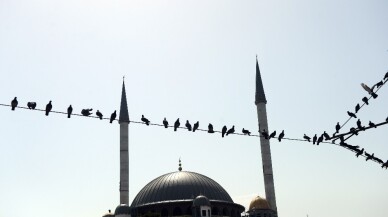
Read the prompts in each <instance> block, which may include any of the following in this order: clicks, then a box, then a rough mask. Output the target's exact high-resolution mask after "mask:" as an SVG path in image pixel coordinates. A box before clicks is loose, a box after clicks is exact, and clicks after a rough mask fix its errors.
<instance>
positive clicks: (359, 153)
mask: <svg viewBox="0 0 388 217" xmlns="http://www.w3.org/2000/svg"><path fill="white" fill-rule="evenodd" d="M363 153H364V148H362V149H361V150H359V151H358V152H357V154H356V157H358V156H360V155H362V154H363Z"/></svg>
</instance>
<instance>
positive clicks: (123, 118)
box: [119, 77, 129, 123]
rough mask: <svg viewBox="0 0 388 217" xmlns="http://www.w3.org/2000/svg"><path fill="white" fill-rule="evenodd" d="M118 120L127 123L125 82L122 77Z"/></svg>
mask: <svg viewBox="0 0 388 217" xmlns="http://www.w3.org/2000/svg"><path fill="white" fill-rule="evenodd" d="M119 122H120V123H122V122H126V123H129V114H128V105H127V94H126V93H125V83H124V77H123V89H122V91H121V104H120V117H119Z"/></svg>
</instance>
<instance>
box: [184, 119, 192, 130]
mask: <svg viewBox="0 0 388 217" xmlns="http://www.w3.org/2000/svg"><path fill="white" fill-rule="evenodd" d="M185 126H186V127H187V130H188V131H191V124H190V123H189V120H187V121H186V124H185Z"/></svg>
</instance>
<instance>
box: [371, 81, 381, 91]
mask: <svg viewBox="0 0 388 217" xmlns="http://www.w3.org/2000/svg"><path fill="white" fill-rule="evenodd" d="M383 84H384V82H383V81H379V82H377V83H376V84H375V85H373V87H376V88H379V87H381V86H383ZM372 90H373V88H372Z"/></svg>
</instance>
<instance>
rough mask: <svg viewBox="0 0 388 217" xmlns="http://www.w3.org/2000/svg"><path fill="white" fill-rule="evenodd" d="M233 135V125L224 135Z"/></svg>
mask: <svg viewBox="0 0 388 217" xmlns="http://www.w3.org/2000/svg"><path fill="white" fill-rule="evenodd" d="M233 133H234V125H233V126H232V128H230V129H229V130H228V131H227V132H226V135H229V134H233Z"/></svg>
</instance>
